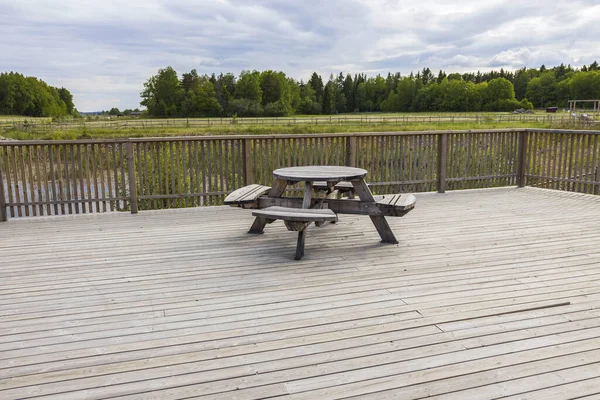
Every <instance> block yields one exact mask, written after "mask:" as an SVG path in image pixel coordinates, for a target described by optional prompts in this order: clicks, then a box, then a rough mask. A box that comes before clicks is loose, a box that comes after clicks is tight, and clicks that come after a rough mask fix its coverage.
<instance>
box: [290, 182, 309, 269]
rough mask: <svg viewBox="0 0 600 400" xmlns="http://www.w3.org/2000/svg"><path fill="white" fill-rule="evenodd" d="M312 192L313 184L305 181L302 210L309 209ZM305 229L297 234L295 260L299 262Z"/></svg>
mask: <svg viewBox="0 0 600 400" xmlns="http://www.w3.org/2000/svg"><path fill="white" fill-rule="evenodd" d="M312 192H313V184H312V182H311V181H306V182H305V183H304V198H303V199H302V208H310V204H311V201H312ZM306 229H308V227H306V228H304V229H302V230H301V231H299V232H298V241H297V242H296V257H294V258H295V259H296V260H300V259H301V258H302V257H304V243H305V241H306Z"/></svg>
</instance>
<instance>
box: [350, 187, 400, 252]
mask: <svg viewBox="0 0 600 400" xmlns="http://www.w3.org/2000/svg"><path fill="white" fill-rule="evenodd" d="M352 185H353V186H354V190H355V191H356V194H357V195H358V198H359V199H360V200H361V201H370V202H375V198H374V197H373V193H371V190H370V189H369V186H367V183H366V182H365V180H364V179H361V180H358V181H352ZM369 217H370V218H371V222H373V225H375V228H376V229H377V232H378V233H379V236H380V237H381V241H382V242H384V243H392V244H398V240H396V236H394V232H392V229H391V228H390V225H389V224H388V222H387V221H386V219H385V217H383V216H380V215H369Z"/></svg>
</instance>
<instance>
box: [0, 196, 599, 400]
mask: <svg viewBox="0 0 600 400" xmlns="http://www.w3.org/2000/svg"><path fill="white" fill-rule="evenodd" d="M417 198H418V201H419V204H418V207H417V208H416V209H415V210H414V211H413V212H412V213H410V214H409V215H407V216H405V217H404V218H402V219H400V218H396V219H395V218H389V223H390V226H391V228H392V230H393V231H394V232H397V237H398V239H399V242H400V243H399V244H398V245H393V246H391V245H382V244H380V243H378V241H379V235H378V233H377V231H376V230H375V229H374V228H373V227H372V225H371V224H370V221H369V219H368V218H364V217H361V216H353V215H348V216H346V215H345V216H344V218H340V220H339V222H338V223H337V224H336V225H330V226H329V225H326V226H323V227H321V228H318V229H317V228H315V229H311V230H309V237H308V239H307V255H306V256H305V258H304V259H303V260H302V261H300V262H296V263H293V264H292V263H291V262H290V261H291V259H290V256H289V254H288V253H290V252H293V247H294V244H293V243H292V242H293V240H290V237H289V233H288V232H287V231H286V230H285V228H284V227H283V226H279V227H278V226H269V227H267V229H266V230H265V234H264V235H247V234H246V233H245V231H246V228H247V226H249V225H250V224H251V222H252V217H251V215H250V214H251V213H250V212H249V211H248V210H240V209H233V208H229V207H212V208H199V209H198V208H194V209H179V210H163V211H149V212H142V213H141V214H138V215H130V214H125V213H108V214H103V215H83V216H64V217H36V218H23V219H12V220H10V221H9V222H6V223H2V224H0V236H1V237H2V238H3V240H2V241H1V242H0V252H1V253H2V258H1V259H0V278H1V279H0V360H1V361H0V398H3V399H4V398H7V399H10V398H23V397H30V396H48V397H47V398H57V399H70V398H73V399H76V398H105V397H111V398H119V397H122V398H129V399H134V398H140V399H150V398H157V399H167V398H174V399H175V398H183V397H189V398H193V397H200V396H206V398H224V399H229V398H233V397H234V396H235V398H248V399H250V398H264V397H268V396H271V397H273V396H282V397H289V398H307V399H312V398H318V397H322V398H341V397H344V398H347V397H349V396H350V397H351V396H358V397H359V398H373V399H379V398H382V399H384V398H398V397H401V398H407V399H408V398H420V397H427V396H440V398H461V399H463V398H465V399H466V398H482V397H483V398H491V397H494V396H496V397H498V396H505V395H506V396H521V397H518V398H546V397H548V398H561V395H564V394H565V393H569V394H573V396H574V395H575V394H577V395H578V396H579V397H584V396H588V397H590V399H591V398H593V396H597V395H598V390H594V384H596V385H597V384H598V381H597V380H598V374H597V370H598V364H599V363H600V344H599V343H600V322H599V321H600V319H599V317H600V270H598V265H599V264H600V250H598V247H597V243H598V241H599V240H600V231H598V228H597V221H598V220H600V197H598V196H596V197H594V196H590V195H581V194H577V193H568V192H557V191H549V190H543V189H535V188H524V189H515V188H500V189H486V190H466V191H460V192H447V193H445V194H443V195H440V194H436V193H424V194H418V195H417ZM556 210H560V212H559V213H557V212H556ZM211 227H213V228H212V229H211ZM216 227H218V228H216ZM32 249H35V251H32ZM290 254H291V253H290ZM548 360H552V362H549V361H548ZM594 371H596V374H595V375H594ZM536 395H537V397H536ZM45 398H46V397H45ZM515 398H517V397H515Z"/></svg>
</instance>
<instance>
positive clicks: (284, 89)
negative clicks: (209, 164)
mask: <svg viewBox="0 0 600 400" xmlns="http://www.w3.org/2000/svg"><path fill="white" fill-rule="evenodd" d="M141 97H142V101H141V104H142V105H144V106H146V107H147V109H148V115H149V116H153V117H213V116H239V117H259V116H285V115H292V114H309V115H310V114H325V115H331V114H338V113H349V112H421V111H428V112H431V111H454V112H464V111H472V112H478V111H513V110H515V109H517V108H525V109H532V108H543V107H550V106H558V107H566V106H567V102H568V100H569V99H598V98H600V66H599V65H598V63H597V62H593V63H592V64H590V65H589V66H586V65H584V66H583V67H581V68H573V67H571V66H570V65H567V66H565V65H563V64H561V65H560V66H557V67H553V68H546V67H545V66H543V65H542V66H541V67H540V68H522V69H519V70H517V71H514V72H511V71H505V70H504V69H500V71H490V72H483V73H482V72H477V73H464V74H460V73H450V74H446V73H445V72H444V71H439V73H438V74H437V75H435V74H434V73H433V72H432V71H431V70H430V69H429V68H424V69H423V70H422V71H419V72H417V73H416V74H414V73H411V74H410V75H408V76H402V75H401V74H400V73H395V74H392V73H388V75H387V76H386V77H384V76H381V75H377V76H375V77H367V75H366V74H362V73H361V74H355V75H354V76H352V75H351V74H346V75H344V74H343V73H342V72H340V73H339V75H337V76H336V75H330V77H329V80H328V81H327V82H325V81H324V80H323V79H322V77H321V76H320V75H319V74H317V73H316V72H315V73H313V74H312V76H311V77H310V79H309V80H308V81H307V82H304V81H302V80H301V81H297V80H295V79H293V78H291V77H288V76H286V74H285V73H284V72H281V71H272V70H267V71H262V72H259V71H256V70H254V71H242V73H241V74H240V76H239V77H236V76H234V75H233V74H232V73H226V74H223V73H221V74H219V75H218V76H217V75H216V74H212V75H210V76H209V75H200V74H198V72H197V71H196V70H195V69H193V70H192V71H190V72H189V73H183V74H182V75H181V77H179V75H178V73H177V72H176V71H175V70H174V69H173V68H172V67H167V68H163V69H160V70H159V71H158V73H157V74H156V75H153V76H152V77H150V78H149V79H148V80H147V81H146V82H145V83H144V90H143V92H142V93H141Z"/></svg>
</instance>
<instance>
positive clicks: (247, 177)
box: [243, 139, 254, 185]
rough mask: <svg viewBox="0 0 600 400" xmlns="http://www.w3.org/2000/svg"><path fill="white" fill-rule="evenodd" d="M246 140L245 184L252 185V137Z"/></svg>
mask: <svg viewBox="0 0 600 400" xmlns="http://www.w3.org/2000/svg"><path fill="white" fill-rule="evenodd" d="M243 140H244V185H250V184H251V183H252V182H253V181H254V177H253V176H252V139H243Z"/></svg>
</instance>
